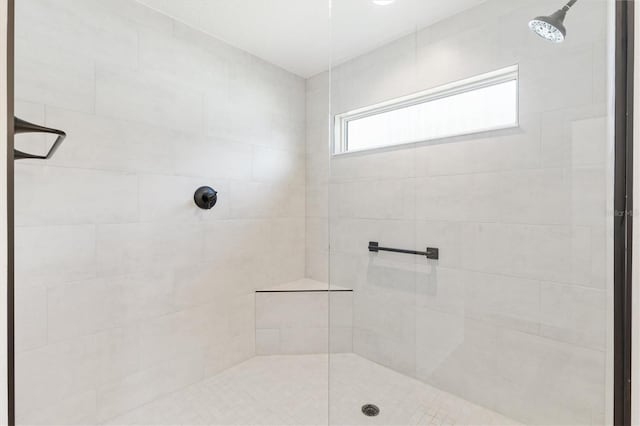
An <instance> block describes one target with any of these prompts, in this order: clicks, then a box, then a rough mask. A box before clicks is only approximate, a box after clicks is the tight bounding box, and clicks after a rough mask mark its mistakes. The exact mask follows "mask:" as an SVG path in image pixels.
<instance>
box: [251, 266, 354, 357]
mask: <svg viewBox="0 0 640 426" xmlns="http://www.w3.org/2000/svg"><path fill="white" fill-rule="evenodd" d="M255 298H256V300H255V303H256V354H257V355H283V354H314V353H327V352H328V351H331V352H334V353H335V352H351V350H352V336H353V331H352V325H353V290H352V289H349V288H344V287H336V286H332V287H331V288H329V285H328V284H327V283H323V282H320V281H315V280H311V279H302V280H298V281H292V282H289V283H284V284H281V285H278V286H274V287H271V288H267V289H262V290H258V291H256V294H255Z"/></svg>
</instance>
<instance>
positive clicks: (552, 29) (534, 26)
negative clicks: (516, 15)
mask: <svg viewBox="0 0 640 426" xmlns="http://www.w3.org/2000/svg"><path fill="white" fill-rule="evenodd" d="M577 1H578V0H570V1H569V3H567V4H566V5H565V6H564V7H563V8H562V9H559V10H557V11H556V12H554V13H553V14H552V15H549V16H538V17H537V18H535V19H533V20H531V22H529V28H531V31H533V32H534V33H536V34H538V35H539V36H540V37H542V38H544V39H545V40H549V41H552V42H554V43H562V42H563V41H564V38H565V37H566V35H567V29H566V28H565V27H564V18H565V16H567V12H568V11H569V9H571V6H573V5H574V4H576V2H577Z"/></svg>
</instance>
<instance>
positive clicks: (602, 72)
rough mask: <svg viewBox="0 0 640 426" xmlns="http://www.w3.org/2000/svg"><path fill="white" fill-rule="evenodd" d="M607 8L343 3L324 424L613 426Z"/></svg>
mask: <svg viewBox="0 0 640 426" xmlns="http://www.w3.org/2000/svg"><path fill="white" fill-rule="evenodd" d="M613 5H614V2H611V1H599V0H594V1H580V2H577V3H576V4H575V5H573V7H572V8H571V10H570V11H569V12H568V13H567V17H566V22H565V25H566V39H565V40H564V41H563V42H562V43H552V42H549V41H547V40H545V39H543V38H541V37H539V36H538V35H537V34H535V33H534V32H532V31H531V30H530V28H529V27H528V23H529V21H531V20H532V19H533V18H535V17H537V16H540V15H546V14H550V13H552V12H553V11H555V10H557V9H558V8H559V7H560V6H562V5H561V4H558V2H555V1H547V0H545V1H518V2H509V1H501V0H489V1H486V2H474V1H467V2H464V1H462V2H447V3H446V4H445V3H444V2H443V3H441V4H438V5H437V7H436V6H434V5H433V4H432V3H429V2H375V1H374V2H334V4H333V7H332V33H333V50H334V54H333V58H332V59H333V65H332V68H331V70H330V73H329V75H328V76H325V77H323V78H324V80H323V81H324V82H325V83H326V84H329V85H330V87H331V107H330V112H329V114H330V117H331V125H330V126H328V127H329V129H328V130H327V132H328V135H327V140H329V141H330V143H329V144H327V145H328V148H327V149H328V151H329V152H327V167H328V168H329V170H330V177H329V241H330V250H329V258H330V268H329V269H330V283H331V285H332V286H333V285H336V286H340V287H343V288H348V289H350V290H352V304H351V308H352V317H351V322H343V323H339V324H338V323H334V321H333V320H332V322H331V341H330V343H331V344H332V345H333V346H332V348H331V349H332V350H331V354H330V374H329V378H330V386H329V389H330V404H329V405H330V407H329V412H330V423H331V424H336V425H337V424H371V422H381V423H383V424H474V425H479V424H482V425H486V424H520V423H523V424H580V425H584V424H603V423H605V419H609V418H611V416H610V394H611V392H609V386H610V385H609V383H610V377H611V376H610V372H611V364H610V359H611V358H610V355H611V344H610V343H611V342H610V340H611V336H612V329H611V328H610V325H609V324H610V317H611V313H612V307H611V305H610V302H609V301H610V293H611V292H612V272H611V270H610V257H611V256H610V255H609V253H611V252H612V251H611V250H610V247H612V239H611V238H612V237H611V235H612V234H611V232H610V231H611V227H612V218H611V216H610V215H608V214H607V211H610V208H609V207H610V206H611V205H612V200H613V194H612V191H611V187H612V182H613V163H612V156H611V155H612V154H611V153H612V137H611V133H610V128H609V121H610V119H611V117H612V109H611V104H610V99H611V93H610V92H609V89H610V86H611V84H610V82H611V79H612V78H613V77H612V75H613V74H612V69H613V68H612V65H611V63H610V62H609V60H610V59H609V57H608V55H607V50H608V46H609V43H610V41H611V40H612V37H611V36H610V35H611V32H612V31H613V28H612V26H611V25H610V17H611V16H612V13H613ZM358 8H360V9H358ZM354 16H366V17H367V19H370V21H369V22H374V23H376V24H375V25H373V26H374V27H375V26H383V25H384V26H385V27H386V28H388V29H389V31H388V33H387V37H386V38H380V39H375V35H376V34H375V32H372V31H371V30H370V28H362V27H361V26H358V25H357V20H356V19H354ZM401 23H402V24H401ZM353 39H359V40H367V41H368V42H370V44H369V45H368V46H367V47H368V48H367V49H363V50H362V51H360V52H357V53H353V52H345V51H344V50H343V47H344V46H346V45H348V44H349V43H348V42H350V41H352V40H353ZM363 43H364V42H363ZM320 82H321V80H319V83H318V84H320ZM460 99H464V101H462V102H461V101H460ZM511 114H513V115H511ZM513 117H515V119H513ZM370 243H378V246H379V247H385V248H391V249H400V250H402V251H404V252H397V251H384V250H375V246H374V247H371V244H370ZM372 248H373V250H372ZM430 249H438V252H437V253H438V256H437V259H435V258H434V257H435V256H433V254H434V253H435V252H434V251H433V250H430ZM407 251H408V252H412V251H414V252H417V253H407ZM429 253H430V254H431V256H429ZM332 297H333V296H332ZM331 302H333V299H332V300H331ZM335 305H337V304H336V303H332V310H331V312H332V313H333V306H335ZM336 321H337V320H336ZM345 329H346V330H349V331H348V332H349V333H350V335H351V348H352V350H351V351H344V350H343V348H340V347H339V346H338V344H337V343H336V342H335V341H337V340H338V339H339V337H338V336H344V335H346V333H347V332H346V331H345ZM334 331H335V332H334ZM370 405H375V406H376V407H371V406H370ZM376 408H377V409H376ZM369 416H374V417H375V419H371V418H369Z"/></svg>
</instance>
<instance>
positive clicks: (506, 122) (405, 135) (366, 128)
mask: <svg viewBox="0 0 640 426" xmlns="http://www.w3.org/2000/svg"><path fill="white" fill-rule="evenodd" d="M335 124H336V135H335V144H334V153H336V154H340V153H345V152H353V151H362V150H367V149H374V148H380V147H386V146H392V145H399V144H405V143H413V142H422V141H428V140H432V139H440V138H447V137H452V136H461V135H469V134H472V133H478V132H486V131H490V130H498V129H505V128H509V127H516V126H518V67H517V66H513V67H509V68H505V69H502V70H499V71H495V72H491V73H488V74H483V75H479V76H476V77H473V78H470V79H467V80H463V81H459V82H455V83H451V84H447V85H445V86H441V87H437V88H434V89H430V90H426V91H423V92H419V93H415V94H413V95H409V96H405V97H402V98H398V99H393V100H391V101H387V102H384V103H381V104H377V105H372V106H370V107H366V108H361V109H358V110H356V111H351V112H347V113H344V114H340V115H337V116H336V122H335Z"/></svg>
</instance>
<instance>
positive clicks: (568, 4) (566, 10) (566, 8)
mask: <svg viewBox="0 0 640 426" xmlns="http://www.w3.org/2000/svg"><path fill="white" fill-rule="evenodd" d="M577 2H578V0H569V3H567V4H565V5H564V7H563V8H562V10H564V11H565V12H568V11H569V9H571V8H572V7H573V5H574V4H576V3H577Z"/></svg>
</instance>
